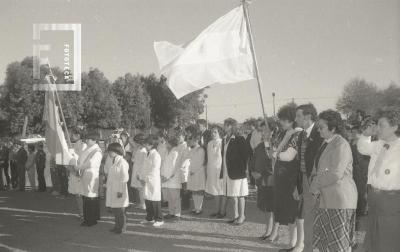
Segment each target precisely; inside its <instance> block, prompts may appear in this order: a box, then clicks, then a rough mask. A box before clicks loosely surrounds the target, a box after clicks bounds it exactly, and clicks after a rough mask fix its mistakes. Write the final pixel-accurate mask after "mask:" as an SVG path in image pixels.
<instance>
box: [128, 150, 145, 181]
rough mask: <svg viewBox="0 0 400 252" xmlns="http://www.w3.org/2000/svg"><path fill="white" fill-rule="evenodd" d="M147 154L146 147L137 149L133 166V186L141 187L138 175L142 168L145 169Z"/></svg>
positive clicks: (133, 158)
mask: <svg viewBox="0 0 400 252" xmlns="http://www.w3.org/2000/svg"><path fill="white" fill-rule="evenodd" d="M146 156H147V150H146V148H144V147H142V148H140V149H138V150H136V152H135V155H134V156H133V157H132V162H133V168H132V177H131V184H130V186H131V187H135V188H141V187H142V184H141V183H140V181H139V180H137V178H136V176H137V175H138V174H139V172H140V170H142V169H143V166H144V161H145V159H146Z"/></svg>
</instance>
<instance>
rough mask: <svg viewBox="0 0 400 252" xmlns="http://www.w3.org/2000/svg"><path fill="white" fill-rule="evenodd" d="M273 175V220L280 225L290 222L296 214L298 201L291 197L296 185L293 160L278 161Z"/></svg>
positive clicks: (296, 173)
mask: <svg viewBox="0 0 400 252" xmlns="http://www.w3.org/2000/svg"><path fill="white" fill-rule="evenodd" d="M274 175H275V178H274V181H275V187H274V202H275V203H274V216H275V221H276V222H278V223H279V224H282V225H288V224H292V223H294V222H295V220H296V218H297V216H298V203H299V202H298V200H296V199H294V197H293V193H294V191H295V188H296V185H297V176H298V169H297V166H296V164H295V162H282V161H278V162H277V163H276V165H275V174H274Z"/></svg>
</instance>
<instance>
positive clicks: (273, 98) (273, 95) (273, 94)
mask: <svg viewBox="0 0 400 252" xmlns="http://www.w3.org/2000/svg"><path fill="white" fill-rule="evenodd" d="M272 105H273V107H274V117H275V116H276V114H275V92H272Z"/></svg>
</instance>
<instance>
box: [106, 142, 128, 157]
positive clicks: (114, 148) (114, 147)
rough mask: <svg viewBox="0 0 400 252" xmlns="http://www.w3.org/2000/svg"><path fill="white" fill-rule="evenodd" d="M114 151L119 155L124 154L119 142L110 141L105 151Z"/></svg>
mask: <svg viewBox="0 0 400 252" xmlns="http://www.w3.org/2000/svg"><path fill="white" fill-rule="evenodd" d="M110 151H112V152H115V153H117V154H118V155H120V156H123V155H124V149H122V146H121V145H120V144H119V143H110V144H109V145H108V147H107V152H110Z"/></svg>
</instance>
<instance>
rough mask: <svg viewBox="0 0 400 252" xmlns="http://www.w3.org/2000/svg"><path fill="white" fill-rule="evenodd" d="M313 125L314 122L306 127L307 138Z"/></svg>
mask: <svg viewBox="0 0 400 252" xmlns="http://www.w3.org/2000/svg"><path fill="white" fill-rule="evenodd" d="M314 125H315V123H313V124H311V125H310V127H308V128H307V129H306V133H307V138H309V137H310V135H311V131H312V129H313V128H314Z"/></svg>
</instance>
